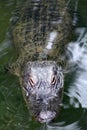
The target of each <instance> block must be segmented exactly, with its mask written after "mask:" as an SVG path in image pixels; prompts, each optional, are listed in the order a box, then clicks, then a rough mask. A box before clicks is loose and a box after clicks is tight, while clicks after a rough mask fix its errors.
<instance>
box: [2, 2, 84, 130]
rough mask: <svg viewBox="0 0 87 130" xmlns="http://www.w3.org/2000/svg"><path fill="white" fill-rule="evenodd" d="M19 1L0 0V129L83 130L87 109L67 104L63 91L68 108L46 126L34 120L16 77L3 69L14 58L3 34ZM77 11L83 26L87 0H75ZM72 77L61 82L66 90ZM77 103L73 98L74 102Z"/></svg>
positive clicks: (67, 99)
mask: <svg viewBox="0 0 87 130" xmlns="http://www.w3.org/2000/svg"><path fill="white" fill-rule="evenodd" d="M20 1H21V0H0V70H1V71H0V130H12V129H13V130H87V110H86V109H83V108H82V107H79V108H74V107H73V106H70V105H69V104H68V101H69V97H68V96H66V95H65V94H64V101H63V103H64V104H65V105H66V104H68V106H69V108H67V107H66V108H63V109H62V110H61V113H60V116H59V118H58V119H57V120H56V123H51V124H49V125H47V126H45V125H42V124H40V123H37V122H35V121H34V120H32V119H31V118H30V117H29V112H28V110H27V107H26V104H25V102H24V99H23V96H22V92H21V88H20V85H19V80H18V78H17V77H16V76H13V75H11V74H9V73H8V72H5V71H4V70H3V66H6V65H7V64H8V63H9V62H11V61H13V60H14V59H15V50H14V47H13V46H12V44H11V41H9V40H8V39H7V36H6V35H9V34H7V31H8V29H9V26H10V22H9V20H10V18H11V17H12V16H13V13H12V12H13V10H15V7H16V3H18V4H20ZM78 10H79V14H80V18H81V24H82V26H85V27H86V26H87V1H86V0H79V9H78ZM71 80H72V79H70V78H69V77H68V80H67V82H66V83H65V91H64V93H66V92H67V89H68V86H69V83H70V81H71ZM76 102H77V101H76Z"/></svg>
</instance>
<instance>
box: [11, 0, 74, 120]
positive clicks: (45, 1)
mask: <svg viewBox="0 0 87 130" xmlns="http://www.w3.org/2000/svg"><path fill="white" fill-rule="evenodd" d="M71 25H72V18H71V15H70V12H69V9H68V8H67V4H66V0H27V1H26V2H24V4H23V5H22V7H21V8H20V9H19V10H18V20H17V21H16V23H15V25H14V27H13V29H12V38H13V43H14V46H15V49H16V53H17V60H16V61H15V62H14V63H12V65H11V66H10V72H11V73H13V74H15V75H17V76H18V77H19V81H20V85H21V88H22V91H23V96H24V99H25V102H26V104H27V106H28V109H29V112H30V115H31V116H32V117H34V118H35V119H36V120H37V121H39V122H41V123H47V122H50V121H52V120H53V119H55V118H56V117H58V115H59V113H60V109H61V104H62V99H63V88H64V87H63V86H64V73H63V68H64V66H66V64H67V63H66V60H63V58H61V57H62V55H63V54H64V52H65V48H66V46H67V44H68V42H69V41H70V39H71V37H72V35H71V34H72V26H71Z"/></svg>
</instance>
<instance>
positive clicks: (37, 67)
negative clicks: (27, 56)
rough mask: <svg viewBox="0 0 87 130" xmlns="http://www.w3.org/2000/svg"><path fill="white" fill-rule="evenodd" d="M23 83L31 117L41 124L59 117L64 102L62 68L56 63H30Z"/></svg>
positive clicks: (26, 68)
mask: <svg viewBox="0 0 87 130" xmlns="http://www.w3.org/2000/svg"><path fill="white" fill-rule="evenodd" d="M22 81H23V87H22V88H23V92H24V96H25V99H26V102H27V104H28V107H29V110H30V113H31V115H32V116H34V117H35V118H36V120H38V121H39V122H41V123H44V122H50V121H52V120H53V119H54V118H55V117H56V116H57V115H58V113H59V109H60V104H61V101H62V90H63V73H62V69H61V67H59V66H57V64H56V63H55V62H54V61H42V62H38V61H37V62H28V63H27V64H26V65H25V67H24V70H23V76H22Z"/></svg>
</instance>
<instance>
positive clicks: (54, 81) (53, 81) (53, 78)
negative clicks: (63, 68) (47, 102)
mask: <svg viewBox="0 0 87 130" xmlns="http://www.w3.org/2000/svg"><path fill="white" fill-rule="evenodd" d="M55 83H56V79H55V76H53V77H52V80H51V84H52V85H54V84H55Z"/></svg>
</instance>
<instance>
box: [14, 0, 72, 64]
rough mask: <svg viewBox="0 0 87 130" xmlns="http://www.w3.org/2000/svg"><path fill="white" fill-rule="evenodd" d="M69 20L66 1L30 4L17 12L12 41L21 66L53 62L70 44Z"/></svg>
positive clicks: (34, 0) (35, 0) (32, 1)
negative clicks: (23, 64) (22, 63)
mask: <svg viewBox="0 0 87 130" xmlns="http://www.w3.org/2000/svg"><path fill="white" fill-rule="evenodd" d="M70 32H71V18H70V14H69V12H68V9H66V2H65V0H30V1H27V2H25V3H24V4H23V6H22V8H21V9H20V10H19V20H18V21H17V23H16V25H15V26H14V29H13V40H14V44H15V47H16V49H17V53H18V57H19V59H21V62H26V60H27V61H33V60H56V61H58V59H59V57H60V55H61V54H62V53H63V52H64V46H65V45H66V44H67V43H68V41H69V40H70Z"/></svg>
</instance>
